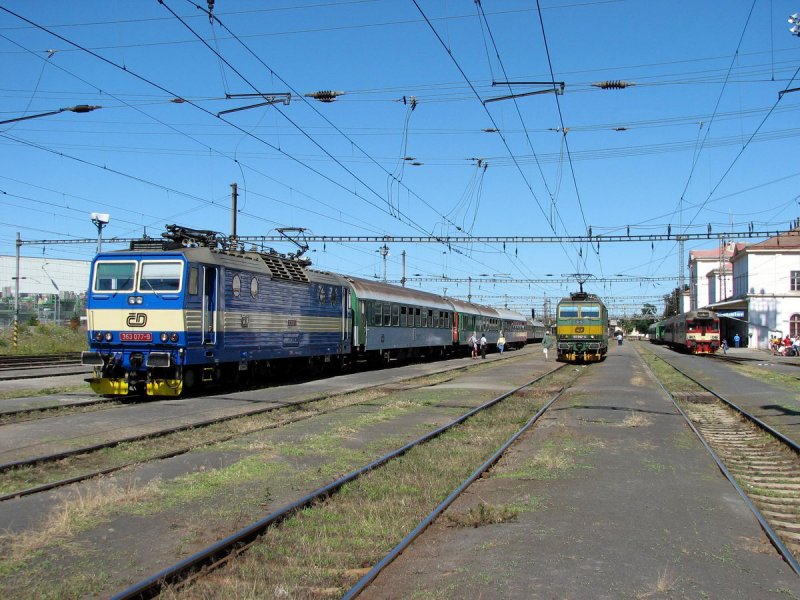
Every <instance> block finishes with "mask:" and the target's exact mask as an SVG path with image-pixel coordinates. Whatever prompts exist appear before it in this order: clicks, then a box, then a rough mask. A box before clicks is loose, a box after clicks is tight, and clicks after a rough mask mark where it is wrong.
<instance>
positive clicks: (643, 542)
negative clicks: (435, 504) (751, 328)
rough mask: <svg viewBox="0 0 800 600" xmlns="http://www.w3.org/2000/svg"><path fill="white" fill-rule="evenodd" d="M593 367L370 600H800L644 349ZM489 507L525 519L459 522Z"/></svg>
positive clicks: (798, 586) (379, 583) (630, 348)
mask: <svg viewBox="0 0 800 600" xmlns="http://www.w3.org/2000/svg"><path fill="white" fill-rule="evenodd" d="M539 360H541V358H539ZM720 366H725V365H720ZM570 368H583V367H570ZM586 368H587V371H586V372H585V373H584V374H583V375H582V377H581V378H580V379H579V380H578V385H577V386H575V387H573V388H571V389H570V390H569V391H568V393H567V395H565V396H563V397H562V398H560V399H559V400H558V402H557V403H556V404H555V405H554V406H553V409H551V411H549V412H548V414H546V415H545V418H544V419H543V420H542V421H540V423H539V424H538V425H537V426H535V427H534V428H533V429H531V430H530V431H529V432H527V433H526V434H525V435H524V436H523V437H522V438H521V439H520V440H519V441H518V443H516V444H515V445H513V446H512V448H511V449H510V451H509V452H508V453H507V454H506V456H504V458H503V459H502V460H501V461H500V463H498V464H497V465H496V466H495V468H494V469H493V470H492V471H491V472H490V473H489V474H487V475H486V476H485V477H484V478H482V479H480V480H479V481H478V482H476V483H475V484H474V485H472V486H470V488H469V489H468V490H467V491H466V492H465V494H463V495H462V496H461V497H460V498H459V499H458V500H456V502H455V503H454V504H453V505H452V506H451V507H450V508H449V509H448V510H447V511H446V513H445V514H444V515H443V516H441V517H440V518H439V519H437V521H436V522H435V523H434V524H433V525H432V526H431V527H430V528H429V529H428V530H427V531H425V532H424V533H423V534H422V535H421V536H420V537H419V538H417V540H415V542H414V543H413V544H412V546H411V547H410V548H409V549H408V550H407V551H406V552H405V553H404V554H403V555H401V556H400V557H399V558H398V559H397V560H396V561H395V562H394V563H392V564H391V565H390V566H389V567H388V568H387V569H386V570H385V571H384V572H383V573H382V574H381V575H380V576H379V577H378V578H377V579H376V581H375V582H374V583H373V585H372V586H371V587H370V588H369V589H368V590H367V592H366V593H365V594H364V595H363V597H365V598H393V599H396V598H461V597H465V598H520V599H522V598H525V599H530V598H546V599H551V598H552V599H565V598H569V599H583V598H586V599H593V600H596V599H619V598H637V599H638V598H648V599H663V598H670V599H672V598H709V599H732V598H736V599H748V600H750V599H754V598H759V599H762V598H775V599H778V598H780V599H781V600H783V599H785V598H797V597H800V578H798V577H797V576H796V575H795V574H794V572H793V571H792V570H791V568H790V567H789V565H788V564H786V563H785V562H784V561H783V559H782V558H781V557H780V555H779V554H778V553H777V551H776V550H775V549H774V548H773V547H772V545H771V544H770V542H769V540H768V538H767V537H766V536H765V535H764V533H763V532H762V530H761V529H760V527H759V525H758V522H757V520H756V519H755V517H754V516H753V514H752V513H751V512H750V510H749V509H748V508H747V506H746V504H745V502H744V501H743V500H742V499H741V497H740V496H739V494H738V493H737V492H736V490H735V489H734V488H733V487H732V486H731V484H730V483H729V482H728V481H727V480H726V479H725V477H724V476H723V475H722V473H721V472H720V471H719V469H718V468H717V465H716V463H715V462H714V461H713V459H712V458H711V456H710V455H709V454H708V452H707V451H706V450H705V448H704V447H703V446H702V444H701V443H700V441H699V440H698V439H697V438H696V436H695V435H694V433H692V431H691V430H690V429H689V427H688V426H687V425H686V423H685V421H684V420H683V418H682V417H681V416H680V415H679V413H678V411H677V410H676V408H675V406H674V405H673V403H672V400H671V399H670V398H669V397H667V395H666V394H665V393H664V392H663V391H662V390H661V389H660V388H659V386H658V385H657V384H656V382H655V380H654V379H653V377H652V376H651V374H650V373H649V371H648V370H647V369H646V367H645V366H644V364H643V362H642V360H641V358H640V357H639V355H638V353H637V351H636V349H635V347H634V344H624V345H622V346H616V345H613V346H610V348H609V355H608V358H607V359H606V361H605V362H603V363H600V364H596V365H592V366H590V367H586ZM481 504H483V505H485V506H486V507H490V508H491V507H495V508H504V507H506V508H509V509H511V510H512V511H513V512H516V517H515V518H513V519H512V520H509V521H507V522H502V523H497V524H487V525H482V526H478V527H465V526H461V525H459V524H458V523H459V521H463V516H464V515H466V514H468V512H469V511H470V509H472V510H473V512H474V511H475V509H476V508H477V507H479V506H480V505H481Z"/></svg>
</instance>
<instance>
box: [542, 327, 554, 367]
mask: <svg viewBox="0 0 800 600" xmlns="http://www.w3.org/2000/svg"><path fill="white" fill-rule="evenodd" d="M552 347H553V338H552V337H550V333H549V332H545V334H544V337H543V338H542V352H544V360H545V361H547V351H548V350H550V348H552Z"/></svg>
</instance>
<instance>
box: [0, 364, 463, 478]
mask: <svg viewBox="0 0 800 600" xmlns="http://www.w3.org/2000/svg"><path fill="white" fill-rule="evenodd" d="M470 366H471V365H462V366H456V367H453V368H452V369H447V368H446V369H443V370H441V371H434V372H433V373H429V374H428V375H430V374H436V373H449V372H451V371H458V370H460V369H468V368H470ZM418 377H421V376H416V375H415V376H411V377H407V378H405V379H401V381H413V380H414V379H416V378H418ZM383 385H385V384H375V385H368V386H364V387H360V388H358V389H357V390H353V391H363V390H368V389H373V388H379V387H382V386H383ZM344 393H348V392H344ZM336 395H338V394H336ZM327 397H329V396H325V395H319V396H315V397H312V398H308V399H306V400H300V401H297V402H280V403H276V404H277V405H273V406H269V407H264V408H257V409H254V410H251V411H247V412H241V413H236V414H231V415H226V416H224V417H217V418H214V419H206V420H204V421H195V422H193V423H188V424H186V425H179V426H177V427H169V428H167V429H161V430H158V431H151V432H150V433H143V434H140V435H134V436H128V437H125V438H120V439H117V440H111V441H108V442H102V443H99V444H93V445H91V446H83V447H81V448H74V449H72V450H65V451H63V452H57V453H54V454H43V455H40V456H35V457H33V458H27V459H23V460H18V461H12V462H7V463H0V473H4V472H5V471H8V470H11V469H17V468H19V467H25V466H30V465H35V464H39V463H45V462H54V461H56V460H61V459H62V458H69V457H70V456H75V455H77V454H87V453H89V452H97V451H98V450H103V449H105V448H113V447H114V446H118V445H119V444H125V443H129V442H138V441H141V440H147V439H154V438H159V437H164V436H166V435H170V434H172V433H178V432H180V431H186V430H187V429H195V428H198V427H206V426H208V425H214V424H216V423H224V422H226V421H230V420H233V419H238V418H240V417H250V416H254V415H259V414H262V413H267V412H270V411H274V410H278V409H280V408H285V407H287V406H303V405H305V404H308V403H309V402H317V401H319V400H322V399H324V398H327ZM0 416H2V415H0ZM13 424H14V423H9V425H13Z"/></svg>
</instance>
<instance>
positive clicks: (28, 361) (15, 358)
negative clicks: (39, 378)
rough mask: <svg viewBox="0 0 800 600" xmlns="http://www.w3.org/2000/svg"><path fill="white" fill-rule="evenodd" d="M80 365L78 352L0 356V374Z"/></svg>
mask: <svg viewBox="0 0 800 600" xmlns="http://www.w3.org/2000/svg"><path fill="white" fill-rule="evenodd" d="M79 364H81V353H80V352H61V353H57V354H31V355H26V356H22V355H10V354H9V355H0V372H2V371H21V370H27V369H41V368H42V367H53V366H71V365H79Z"/></svg>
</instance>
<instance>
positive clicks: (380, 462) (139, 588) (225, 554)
mask: <svg viewBox="0 0 800 600" xmlns="http://www.w3.org/2000/svg"><path fill="white" fill-rule="evenodd" d="M565 366H566V365H561V366H559V367H557V368H556V369H554V370H553V371H550V372H548V373H546V374H544V375H542V376H540V377H537V378H535V379H533V380H531V381H528V382H527V383H525V384H523V385H522V386H519V387H517V388H515V389H513V390H511V391H509V392H506V393H504V394H502V395H500V396H498V397H496V398H494V399H492V400H490V401H488V402H486V403H484V404H482V405H480V406H478V407H477V408H474V409H472V410H470V411H468V412H466V413H465V414H463V415H461V416H460V417H458V418H457V419H454V420H453V421H451V422H450V423H448V424H446V425H444V426H442V427H439V428H437V429H436V430H434V431H431V432H429V433H427V434H425V435H423V436H421V437H419V438H417V439H416V440H414V441H412V442H409V443H407V444H405V445H403V446H402V447H400V448H398V449H396V450H394V451H393V452H390V453H388V454H386V455H384V456H382V457H380V458H378V459H377V460H374V461H372V462H370V463H369V464H367V465H364V466H363V467H361V468H358V469H356V470H354V471H352V472H350V473H348V474H347V475H345V476H344V477H341V478H339V479H337V480H336V481H334V482H332V483H330V484H328V485H326V486H323V487H321V488H319V489H317V490H315V491H314V492H312V493H310V494H307V495H306V496H304V497H303V498H300V499H298V500H296V501H295V502H292V503H290V504H288V505H286V506H284V507H283V508H281V509H279V510H277V511H275V512H273V513H271V514H270V515H267V516H265V517H264V518H262V519H260V520H258V521H256V522H254V523H252V524H250V525H248V526H247V527H245V528H243V529H241V530H239V531H238V532H236V533H235V534H233V535H231V536H228V537H226V538H224V539H222V540H219V541H218V542H216V543H214V544H212V545H210V546H208V547H207V548H205V549H203V550H201V551H199V552H197V553H195V554H194V555H192V556H190V557H188V558H186V559H184V560H182V561H180V562H178V563H176V564H174V565H172V566H170V567H168V568H166V569H164V570H162V571H160V572H158V573H156V574H154V575H152V576H151V577H148V578H147V579H145V580H143V581H141V582H139V583H137V584H135V585H134V586H132V587H130V588H128V589H126V590H123V591H121V592H119V593H118V594H116V595H115V596H113V599H114V600H123V599H132V598H153V597H155V596H157V595H159V594H160V593H162V592H163V591H164V590H165V589H166V588H167V587H175V586H177V587H183V586H185V585H187V584H189V583H192V582H194V581H196V580H197V579H198V578H200V577H203V576H204V575H205V574H206V573H207V572H208V571H209V570H211V569H216V568H218V567H221V566H223V565H225V564H226V563H228V562H229V561H230V560H231V559H232V558H235V557H236V556H238V555H240V554H241V553H243V552H244V551H245V550H247V549H248V548H249V547H250V546H252V545H253V544H255V543H256V542H257V541H258V540H259V538H260V537H261V536H262V535H264V534H265V533H266V532H267V530H268V529H269V528H271V527H275V526H277V525H279V524H280V523H281V522H282V521H284V520H286V519H287V518H289V517H291V516H293V515H294V514H296V513H297V512H298V511H300V510H301V509H303V508H305V507H308V506H311V505H312V504H315V503H318V502H320V501H322V500H325V499H327V498H329V497H331V496H332V495H335V494H336V493H337V492H339V491H340V490H341V489H342V487H343V486H345V485H346V484H347V483H350V482H353V481H355V480H357V479H358V478H360V477H362V476H363V475H365V474H367V473H370V472H371V471H374V470H376V469H378V468H380V467H383V466H385V465H387V464H388V463H389V462H390V461H392V460H393V459H395V458H398V457H400V456H403V455H405V454H406V453H408V452H409V451H411V450H412V449H414V448H417V447H419V446H421V445H423V444H426V443H428V442H431V441H432V440H435V439H436V438H438V437H440V436H441V435H442V434H444V433H446V432H448V431H450V430H452V429H454V428H455V427H457V426H459V425H461V424H463V423H465V422H466V421H467V420H469V419H470V418H472V417H473V416H475V415H477V414H479V413H481V412H483V411H486V410H487V409H489V408H491V407H493V406H496V405H498V404H499V403H501V402H502V401H504V400H506V399H508V398H510V397H513V396H515V395H516V394H519V393H520V392H521V391H522V390H524V389H526V388H528V387H530V386H532V385H534V384H536V383H537V382H539V381H541V380H542V379H544V378H545V377H548V376H551V375H552V374H553V373H555V372H557V371H559V370H561V369H563V368H564V367H565ZM563 392H564V388H561V389H559V391H558V392H557V393H556V394H555V395H554V396H553V397H551V398H550V399H549V400H548V401H547V402H546V403H544V406H543V407H542V408H541V409H540V410H538V411H537V412H536V414H534V415H533V416H532V417H530V418H529V419H528V420H527V422H526V423H525V424H524V425H523V426H522V427H521V428H520V429H518V430H517V431H516V432H515V433H514V434H513V435H512V436H511V437H510V438H508V439H506V440H505V442H504V443H502V444H501V445H500V447H499V448H497V449H496V450H495V451H494V453H493V454H492V455H491V456H490V457H489V458H488V459H486V460H485V461H484V462H483V463H482V464H481V465H480V466H479V467H478V468H477V469H476V470H474V471H473V472H472V473H471V474H470V475H469V477H467V478H466V479H465V480H464V481H463V482H462V483H461V484H460V485H459V486H458V487H457V488H456V489H454V490H453V491H452V492H451V493H450V494H449V495H448V496H447V498H445V500H443V501H442V502H441V503H439V504H438V505H437V506H436V507H435V508H434V510H433V511H432V512H431V513H430V514H428V516H427V517H425V518H424V519H423V520H422V521H421V522H420V523H419V524H418V525H417V526H416V527H415V528H414V529H413V530H412V531H411V532H410V533H409V534H408V535H407V536H406V537H405V538H404V539H403V540H402V541H401V542H400V543H399V544H398V545H397V546H396V547H395V548H394V549H393V550H392V551H391V552H390V553H389V554H387V555H386V556H385V557H384V558H383V559H381V560H380V561H379V562H378V563H377V564H376V565H375V567H374V568H373V569H372V570H370V572H369V573H367V574H366V575H365V576H364V577H363V578H362V579H361V580H360V581H359V582H358V583H356V585H355V586H354V587H353V588H352V589H351V590H350V592H348V595H347V596H345V597H354V596H355V595H357V594H358V593H360V592H361V591H362V590H363V589H364V588H365V587H366V586H367V585H368V584H369V583H370V582H371V581H372V580H373V579H374V578H375V577H376V576H377V575H378V574H379V573H380V571H381V570H382V569H383V568H384V567H385V566H386V565H388V564H389V563H390V562H391V561H392V560H393V559H394V558H395V557H396V556H397V555H399V553H400V552H402V550H403V549H404V548H405V547H407V546H408V545H409V544H410V543H411V541H413V540H414V539H415V538H416V537H417V536H418V535H419V534H420V533H422V531H424V529H425V528H426V527H427V526H428V525H429V524H430V523H431V522H433V520H434V519H435V518H436V516H437V515H439V514H440V513H441V512H442V511H444V509H445V508H446V507H447V506H449V505H450V504H451V503H452V502H453V501H454V500H455V498H457V497H458V495H459V494H461V493H462V492H463V491H464V490H465V489H466V488H467V486H469V484H470V483H472V482H473V481H475V479H477V478H478V477H480V475H481V474H482V473H484V472H485V471H486V470H487V469H489V468H490V467H491V466H492V465H493V464H494V463H495V462H496V461H497V460H498V459H499V458H500V457H501V456H502V454H503V453H504V452H505V450H506V449H507V448H508V447H509V446H510V445H511V444H512V443H513V442H514V441H515V440H516V439H517V438H518V437H519V436H520V435H522V433H524V432H525V431H526V430H527V429H529V428H530V427H531V426H532V425H533V424H534V423H535V422H536V421H537V420H538V419H539V418H540V417H541V415H542V414H544V413H545V411H546V410H547V409H548V408H549V407H550V406H552V404H553V403H554V402H555V401H556V400H557V399H558V398H559V397H560V396H561V395H562V394H563Z"/></svg>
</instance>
